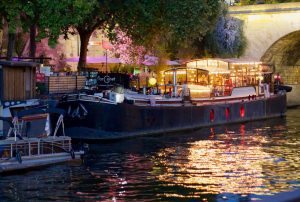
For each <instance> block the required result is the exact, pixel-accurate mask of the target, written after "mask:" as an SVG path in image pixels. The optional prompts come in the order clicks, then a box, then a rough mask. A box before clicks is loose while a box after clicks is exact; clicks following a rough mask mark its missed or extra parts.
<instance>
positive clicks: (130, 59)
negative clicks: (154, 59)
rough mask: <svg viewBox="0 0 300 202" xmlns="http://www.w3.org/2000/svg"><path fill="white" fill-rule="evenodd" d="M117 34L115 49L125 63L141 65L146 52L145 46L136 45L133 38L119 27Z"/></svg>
mask: <svg viewBox="0 0 300 202" xmlns="http://www.w3.org/2000/svg"><path fill="white" fill-rule="evenodd" d="M116 34H117V35H116V39H115V41H114V44H113V51H114V53H115V54H117V55H119V57H120V61H121V62H122V63H125V64H131V65H135V64H137V65H141V64H142V62H143V61H144V56H145V54H146V50H145V48H144V47H143V46H137V45H134V44H133V42H132V40H131V38H129V37H128V36H126V35H125V33H124V32H122V31H121V30H119V29H117V30H116Z"/></svg>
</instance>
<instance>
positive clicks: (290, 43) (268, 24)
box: [229, 2, 300, 105]
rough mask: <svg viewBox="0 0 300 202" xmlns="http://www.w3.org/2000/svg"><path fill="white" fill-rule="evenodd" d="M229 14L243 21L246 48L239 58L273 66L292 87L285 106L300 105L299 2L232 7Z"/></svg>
mask: <svg viewBox="0 0 300 202" xmlns="http://www.w3.org/2000/svg"><path fill="white" fill-rule="evenodd" d="M229 14H230V16H232V17H235V18H238V19H240V20H242V21H243V22H244V27H243V29H244V34H245V36H246V38H247V48H246V51H245V54H244V55H243V56H242V57H241V58H244V59H250V60H261V61H263V62H266V63H270V64H273V65H274V67H275V72H279V73H280V74H281V76H282V78H283V81H284V83H286V84H289V85H292V86H293V93H291V94H290V95H288V102H289V105H300V3H299V2H298V3H281V4H260V5H251V6H236V7H235V6H233V7H230V8H229Z"/></svg>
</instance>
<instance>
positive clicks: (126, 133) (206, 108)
mask: <svg viewBox="0 0 300 202" xmlns="http://www.w3.org/2000/svg"><path fill="white" fill-rule="evenodd" d="M79 103H80V104H82V105H83V106H84V108H85V109H86V110H87V111H88V114H87V115H86V116H85V117H81V118H70V117H69V118H68V117H66V119H65V126H66V135H68V136H70V137H72V138H73V139H85V140H109V139H121V138H128V137H134V136H141V135H151V134H161V133H167V132H175V131H180V130H189V129H197V128H202V127H208V126H215V125H222V124H229V123H241V122H247V121H255V120H261V119H268V118H274V117H280V116H283V115H284V114H285V112H286V95H278V96H274V97H271V98H268V99H258V100H251V101H248V100H247V101H244V102H235V103H228V104H224V103H223V104H210V105H202V106H177V107H171V106H152V107H151V106H136V105H133V104H126V103H122V104H118V105H112V104H104V103H97V102H90V101H70V102H63V103H60V104H59V107H61V108H64V109H65V110H66V111H68V109H69V108H70V106H71V108H72V109H75V108H76V106H78V105H79ZM226 111H227V112H226ZM241 114H244V116H243V115H241Z"/></svg>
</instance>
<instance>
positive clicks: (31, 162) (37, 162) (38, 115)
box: [0, 109, 84, 173]
mask: <svg viewBox="0 0 300 202" xmlns="http://www.w3.org/2000/svg"><path fill="white" fill-rule="evenodd" d="M50 113H56V114H58V115H59V116H58V120H57V124H56V127H55V129H54V130H53V131H54V132H53V133H51V132H49V131H47V130H48V129H49V126H50V123H49V122H50ZM63 116H64V111H62V110H53V109H51V110H50V109H31V110H25V111H21V112H18V113H16V115H15V116H14V117H13V118H7V117H6V118H3V117H0V120H3V121H5V122H6V123H7V124H9V130H8V133H7V137H6V138H5V139H4V140H0V173H5V172H12V171H17V170H21V169H29V168H34V167H39V166H45V165H49V164H56V163H61V162H66V161H71V160H75V159H80V158H82V157H83V155H84V152H83V151H74V150H73V148H72V142H71V138H70V137H68V136H65V135H63V136H56V133H57V131H58V129H59V128H60V127H61V129H62V131H63V134H64V123H63ZM37 120H38V122H34V121H37ZM41 121H45V126H46V127H45V132H44V133H43V134H40V135H39V136H36V137H30V136H26V135H27V134H28V131H27V129H25V130H26V132H25V133H24V127H25V126H26V122H31V123H37V124H40V123H41ZM24 125H25V126H24Z"/></svg>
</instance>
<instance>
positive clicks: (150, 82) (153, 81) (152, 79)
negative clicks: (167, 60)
mask: <svg viewBox="0 0 300 202" xmlns="http://www.w3.org/2000/svg"><path fill="white" fill-rule="evenodd" d="M148 82H149V84H150V85H151V86H154V85H155V84H156V79H155V78H153V77H152V78H150V79H149V81H148Z"/></svg>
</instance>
